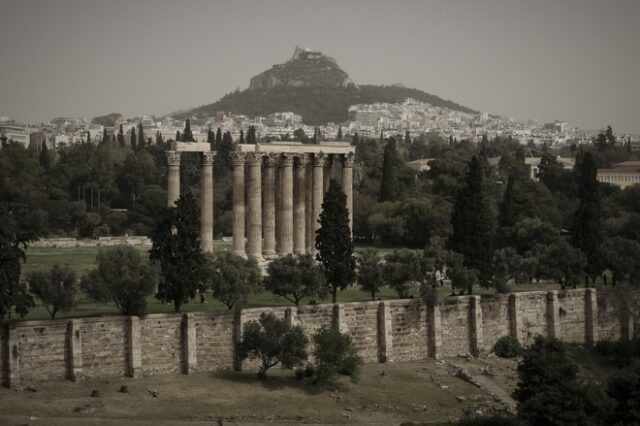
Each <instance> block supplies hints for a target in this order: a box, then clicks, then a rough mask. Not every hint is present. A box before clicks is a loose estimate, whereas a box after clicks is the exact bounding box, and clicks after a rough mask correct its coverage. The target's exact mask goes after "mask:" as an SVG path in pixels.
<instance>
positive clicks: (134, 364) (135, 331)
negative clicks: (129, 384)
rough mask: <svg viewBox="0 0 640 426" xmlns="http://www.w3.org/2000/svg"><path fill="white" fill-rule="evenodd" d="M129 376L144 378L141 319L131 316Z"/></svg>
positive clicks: (129, 326)
mask: <svg viewBox="0 0 640 426" xmlns="http://www.w3.org/2000/svg"><path fill="white" fill-rule="evenodd" d="M127 329H128V331H127V339H128V343H129V345H128V346H127V350H128V352H127V375H128V376H129V377H142V343H141V340H140V319H139V318H138V317H134V316H130V317H129V320H128V321H127Z"/></svg>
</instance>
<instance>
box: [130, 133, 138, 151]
mask: <svg viewBox="0 0 640 426" xmlns="http://www.w3.org/2000/svg"><path fill="white" fill-rule="evenodd" d="M131 149H133V151H134V152H136V151H137V148H136V128H135V127H132V128H131Z"/></svg>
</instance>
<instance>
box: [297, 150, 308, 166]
mask: <svg viewBox="0 0 640 426" xmlns="http://www.w3.org/2000/svg"><path fill="white" fill-rule="evenodd" d="M297 159H298V161H297V164H298V166H300V167H304V166H307V165H308V164H309V163H310V162H311V156H310V155H309V154H307V153H302V154H298V155H297Z"/></svg>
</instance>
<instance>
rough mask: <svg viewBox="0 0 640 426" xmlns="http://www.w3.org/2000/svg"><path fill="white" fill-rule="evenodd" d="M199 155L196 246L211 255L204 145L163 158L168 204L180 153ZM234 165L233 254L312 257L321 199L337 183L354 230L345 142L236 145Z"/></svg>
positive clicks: (175, 188) (209, 164) (179, 148)
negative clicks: (332, 184) (198, 209)
mask: <svg viewBox="0 0 640 426" xmlns="http://www.w3.org/2000/svg"><path fill="white" fill-rule="evenodd" d="M183 151H192V152H194V151H195V152H201V154H202V178H201V179H202V180H201V200H200V202H201V230H200V234H201V244H202V248H203V250H205V251H212V249H213V158H214V154H215V153H214V152H211V151H209V148H208V145H207V144H202V143H186V142H182V143H180V142H178V143H174V145H173V147H172V150H171V151H168V152H167V159H168V167H169V173H168V175H169V176H168V203H169V205H170V206H172V205H173V204H174V203H175V201H176V200H177V199H178V198H179V196H180V153H181V152H183ZM231 156H232V160H233V175H232V176H233V251H234V253H236V254H238V255H241V256H251V257H253V258H255V259H257V260H258V261H261V260H263V259H271V258H274V257H278V256H285V255H287V254H304V253H310V254H315V252H316V249H315V231H316V230H317V229H318V228H319V226H320V224H319V223H318V219H319V217H320V212H321V211H322V202H323V199H324V194H325V193H326V192H327V190H328V189H329V182H330V181H331V179H332V178H336V180H338V181H339V182H340V184H341V186H342V190H343V192H344V193H345V195H346V198H347V209H348V211H349V228H350V229H351V228H352V227H353V213H352V212H353V164H354V159H355V148H354V147H353V146H351V145H350V144H349V143H346V142H323V143H321V144H314V145H309V144H302V143H300V142H270V143H265V144H255V145H254V144H239V145H237V146H236V150H235V151H233V152H232V153H231Z"/></svg>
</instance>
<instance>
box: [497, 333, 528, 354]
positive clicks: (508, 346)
mask: <svg viewBox="0 0 640 426" xmlns="http://www.w3.org/2000/svg"><path fill="white" fill-rule="evenodd" d="M493 353H495V354H496V355H498V356H499V357H500V358H515V357H517V356H520V355H521V354H522V345H520V342H518V340H516V339H515V338H513V337H511V336H503V337H501V338H499V339H498V341H497V342H496V344H495V345H493Z"/></svg>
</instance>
